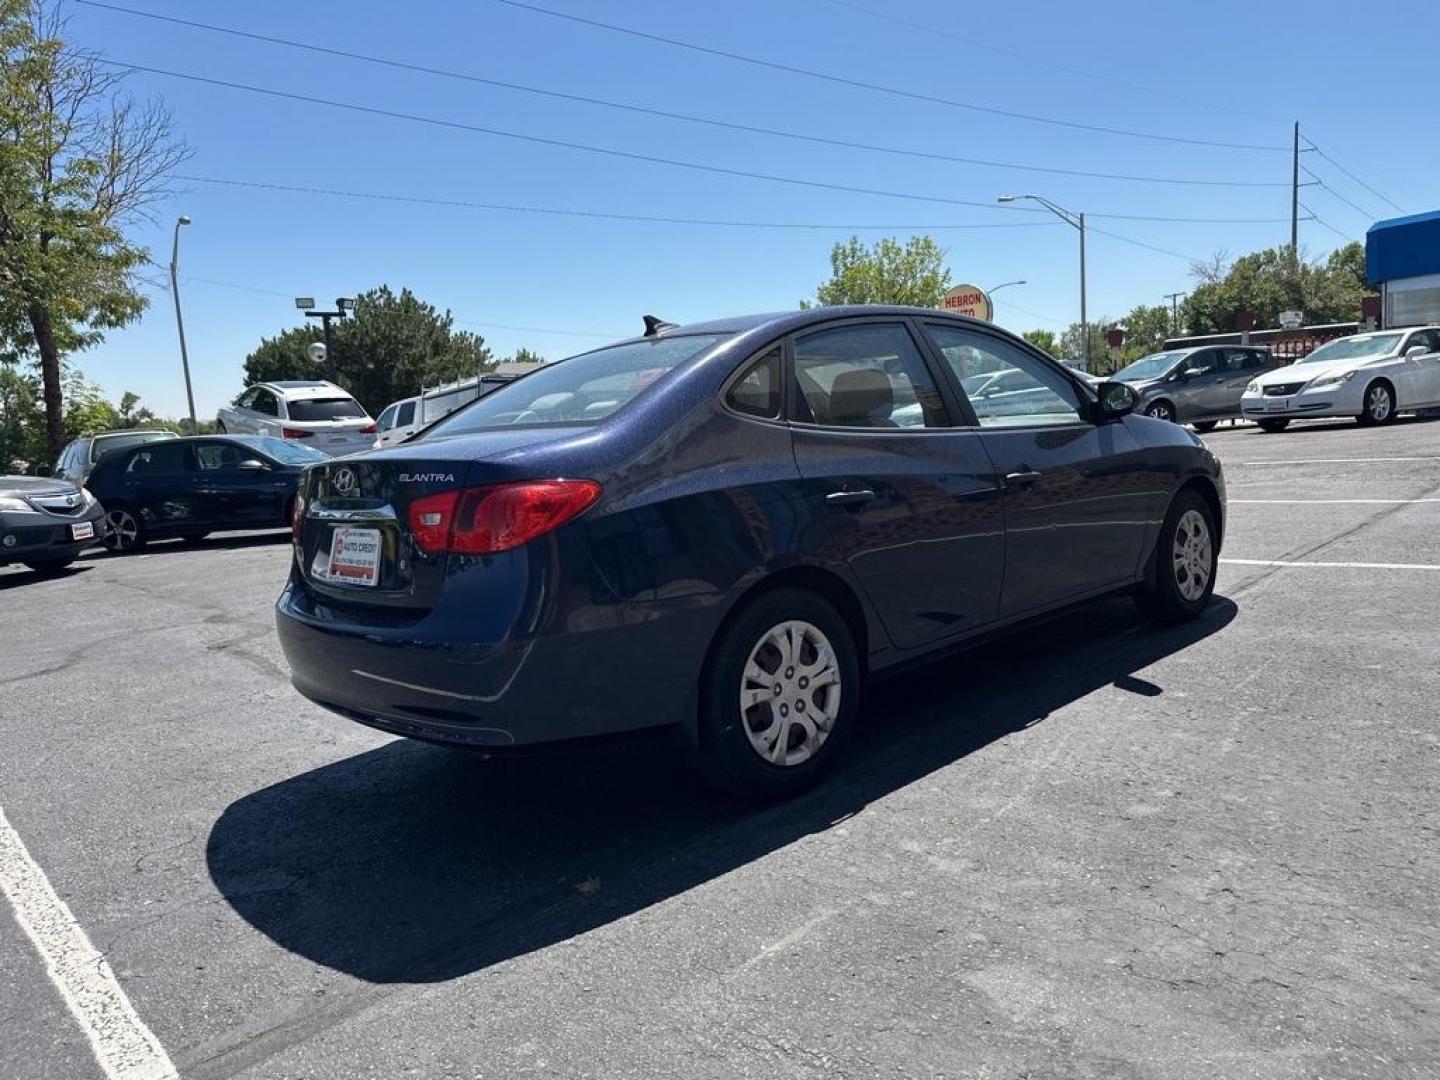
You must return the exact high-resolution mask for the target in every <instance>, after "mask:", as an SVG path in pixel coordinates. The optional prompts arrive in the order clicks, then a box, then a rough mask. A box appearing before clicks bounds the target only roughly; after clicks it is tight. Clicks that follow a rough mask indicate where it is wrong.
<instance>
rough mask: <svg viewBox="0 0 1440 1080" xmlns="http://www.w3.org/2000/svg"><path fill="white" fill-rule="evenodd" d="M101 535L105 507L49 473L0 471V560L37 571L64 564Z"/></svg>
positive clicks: (87, 493)
mask: <svg viewBox="0 0 1440 1080" xmlns="http://www.w3.org/2000/svg"><path fill="white" fill-rule="evenodd" d="M104 535H105V508H104V507H102V506H101V505H100V503H99V501H98V500H97V499H96V498H95V497H94V496H93V495H91V494H90V493H89V492H88V491H85V490H84V489H83V488H78V487H76V486H75V485H74V484H72V483H70V482H69V481H68V480H59V479H56V478H54V477H35V476H0V566H4V565H6V564H7V563H17V562H18V563H24V564H25V565H26V566H28V567H30V569H32V570H40V571H42V572H47V571H55V570H59V569H61V568H62V567H64V566H68V565H69V564H70V563H71V562H73V561H74V560H75V559H76V558H78V557H79V555H80V552H82V551H84V550H85V549H86V548H88V547H93V546H95V545H96V544H98V543H100V541H101V539H102V537H103V536H104Z"/></svg>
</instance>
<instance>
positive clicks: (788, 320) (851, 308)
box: [590, 304, 1015, 352]
mask: <svg viewBox="0 0 1440 1080" xmlns="http://www.w3.org/2000/svg"><path fill="white" fill-rule="evenodd" d="M883 316H890V317H892V318H894V317H896V316H904V317H908V318H917V319H933V320H940V321H944V322H953V323H956V324H959V325H967V326H973V327H984V328H989V329H993V330H999V331H1000V332H1001V333H1003V334H1007V335H1008V336H1010V337H1014V336H1015V335H1013V334H1010V332H1009V331H1008V330H1004V329H1002V328H1001V327H997V326H996V325H995V324H994V323H990V322H985V321H983V320H981V319H972V318H970V317H969V316H966V315H957V314H955V313H954V312H950V311H945V310H943V309H941V308H927V307H912V306H910V305H906V304H837V305H835V306H833V307H812V308H800V309H797V310H795V311H767V312H760V313H758V314H753V315H733V316H730V317H728V318H724V319H709V320H706V321H705V322H694V323H684V324H682V325H679V326H674V325H672V326H669V327H666V328H665V329H664V330H662V331H661V332H660V333H659V334H658V335H655V337H646V336H645V335H644V334H637V335H636V336H635V337H632V338H625V339H624V340H622V341H616V342H612V343H611V344H615V345H628V344H630V343H632V342H637V341H654V340H655V338H656V337H665V338H669V337H687V336H691V335H700V334H725V335H737V334H745V333H749V332H751V331H761V330H763V331H768V332H771V333H773V334H775V335H780V334H790V333H794V332H795V331H796V330H803V329H805V328H806V327H808V326H813V325H816V324H819V323H825V322H834V321H836V320H838V319H854V318H862V317H883ZM600 347H601V348H605V347H606V346H600ZM590 351H592V352H593V351H594V350H593V349H592V350H590Z"/></svg>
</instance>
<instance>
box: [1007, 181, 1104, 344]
mask: <svg viewBox="0 0 1440 1080" xmlns="http://www.w3.org/2000/svg"><path fill="white" fill-rule="evenodd" d="M1020 199H1029V200H1031V201H1032V202H1038V203H1039V204H1040V205H1041V206H1043V207H1045V209H1046V210H1049V211H1050V212H1051V213H1052V214H1054V215H1055V216H1056V217H1058V218H1059V219H1060V220H1061V221H1063V222H1065V224H1066V225H1069V226H1070V227H1071V228H1073V229H1078V230H1079V231H1080V340H1081V349H1082V353H1083V359H1084V363H1085V370H1086V371H1089V370H1090V323H1089V320H1088V319H1086V317H1085V215H1084V214H1077V213H1072V212H1071V211H1069V210H1066V209H1065V208H1064V207H1063V206H1057V205H1056V204H1055V203H1053V202H1051V201H1050V200H1049V199H1047V198H1045V196H1043V195H1001V196H1000V197H999V198H998V199H996V200H995V201H996V202H1002V203H1012V202H1017V201H1019V200H1020Z"/></svg>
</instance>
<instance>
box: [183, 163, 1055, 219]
mask: <svg viewBox="0 0 1440 1080" xmlns="http://www.w3.org/2000/svg"><path fill="white" fill-rule="evenodd" d="M170 175H171V178H172V179H175V180H183V181H186V182H188V183H194V184H218V185H224V186H227V187H240V188H258V189H261V190H266V191H288V192H293V193H296V194H303V195H321V196H326V197H329V198H339V199H368V200H372V201H376V202H398V203H415V204H418V205H421V206H440V207H453V208H458V209H466V210H493V211H501V212H505V213H517V214H553V215H556V216H560V217H578V218H598V219H600V220H605V221H635V222H650V223H655V224H664V225H713V226H728V227H732V228H742V229H809V230H817V231H822V230H823V231H837V230H838V231H846V230H851V229H853V230H856V231H863V230H872V229H878V230H887V231H901V230H905V229H913V230H917V231H926V232H929V231H938V230H941V229H1036V228H1052V227H1053V226H1054V225H1056V224H1058V223H1057V222H1052V221H994V222H978V223H977V222H969V223H963V224H943V225H942V224H889V225H872V224H866V225H855V224H843V223H842V224H825V223H815V222H796V221H740V220H733V219H724V218H694V217H670V216H664V215H657V214H627V213H618V212H609V211H602V210H572V209H568V208H565V207H558V206H534V205H523V204H518V203H487V202H473V201H470V200H467V199H442V198H436V197H432V196H428V195H397V194H391V193H381V192H371V191H346V190H342V189H338V188H323V187H308V186H304V185H300V184H277V183H270V182H266V181H261V180H232V179H226V178H222V177H218V176H194V175H190V174H187V173H171V174H170Z"/></svg>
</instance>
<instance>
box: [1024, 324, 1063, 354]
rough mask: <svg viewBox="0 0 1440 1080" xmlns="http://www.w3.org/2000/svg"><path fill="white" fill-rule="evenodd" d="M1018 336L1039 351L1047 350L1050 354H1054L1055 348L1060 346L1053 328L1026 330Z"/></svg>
mask: <svg viewBox="0 0 1440 1080" xmlns="http://www.w3.org/2000/svg"><path fill="white" fill-rule="evenodd" d="M1020 336H1021V337H1023V338H1024V339H1025V340H1026V341H1028V342H1029V343H1030V344H1031V345H1034V346H1035V347H1036V348H1037V349H1039V350H1040V351H1041V352H1047V353H1049V354H1050V355H1051V356H1054V355H1055V350H1056V349H1058V348H1059V347H1060V343H1059V342H1058V341H1057V340H1056V338H1055V332H1054V331H1053V330H1026V331H1025V333H1023V334H1021V335H1020Z"/></svg>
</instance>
